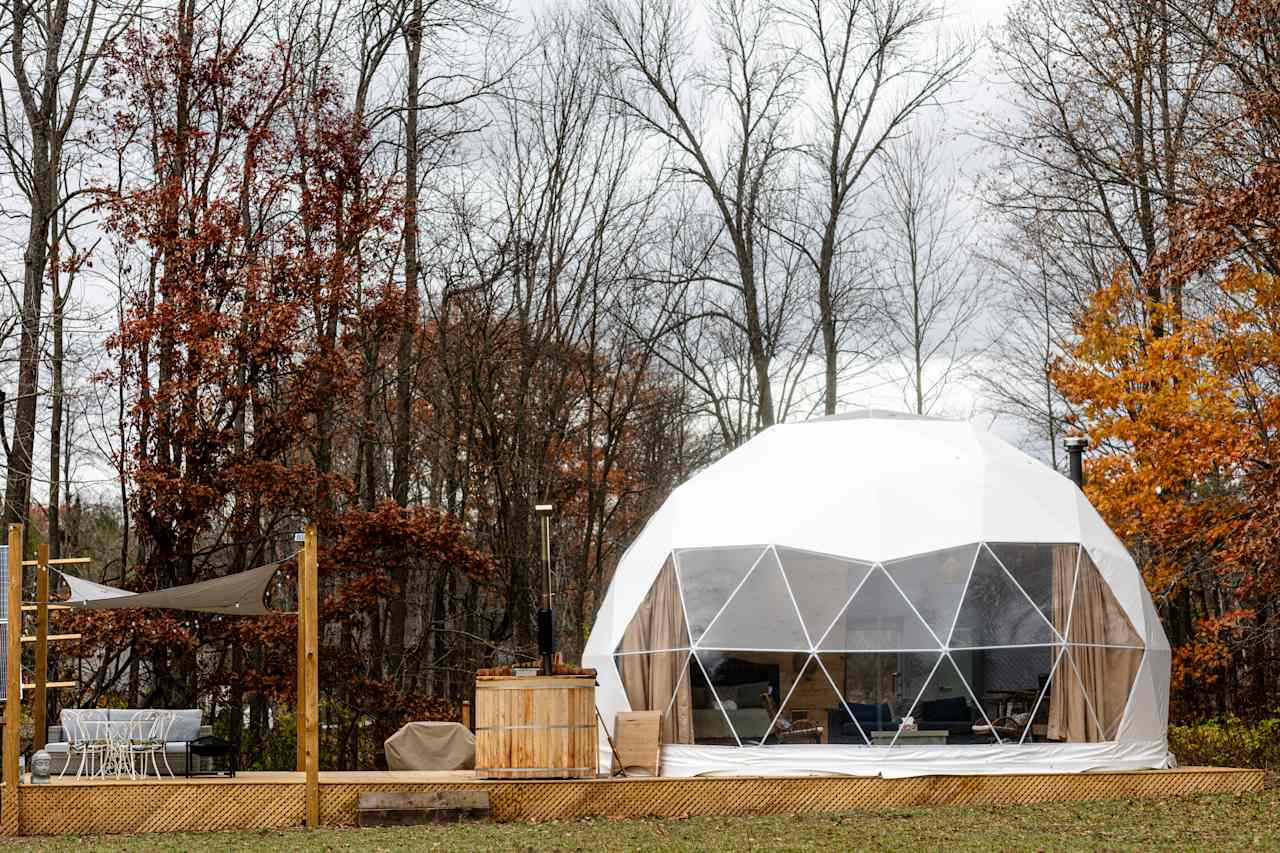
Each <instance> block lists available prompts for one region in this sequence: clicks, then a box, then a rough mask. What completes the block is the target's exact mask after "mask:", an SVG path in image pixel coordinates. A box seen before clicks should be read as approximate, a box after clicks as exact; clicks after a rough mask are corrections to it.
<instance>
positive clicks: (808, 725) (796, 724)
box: [760, 690, 826, 744]
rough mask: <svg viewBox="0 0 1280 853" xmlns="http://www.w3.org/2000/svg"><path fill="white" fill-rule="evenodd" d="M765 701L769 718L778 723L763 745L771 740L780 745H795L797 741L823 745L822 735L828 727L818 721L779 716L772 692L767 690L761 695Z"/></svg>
mask: <svg viewBox="0 0 1280 853" xmlns="http://www.w3.org/2000/svg"><path fill="white" fill-rule="evenodd" d="M760 696H761V698H762V699H763V700H764V708H765V710H766V711H768V712H769V718H770V719H773V718H775V717H776V718H777V722H776V723H775V724H774V726H773V730H772V731H771V732H770V733H769V734H767V735H766V736H765V738H764V740H762V741H761V743H762V744H763V743H765V742H767V741H768V740H769V739H770V738H773V739H776V740H777V742H778V743H794V742H796V741H806V740H807V741H812V742H813V743H822V733H823V732H824V731H826V727H825V726H823V725H822V723H820V722H818V721H817V720H796V721H792V720H788V719H786V718H784V717H781V716H779V715H778V708H777V706H776V705H775V704H774V702H773V695H772V691H770V690H766V691H765V692H764V693H762V694H760Z"/></svg>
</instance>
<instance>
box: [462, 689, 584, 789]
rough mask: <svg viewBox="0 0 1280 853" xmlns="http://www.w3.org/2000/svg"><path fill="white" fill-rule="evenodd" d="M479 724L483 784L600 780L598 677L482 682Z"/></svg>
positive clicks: (478, 757)
mask: <svg viewBox="0 0 1280 853" xmlns="http://www.w3.org/2000/svg"><path fill="white" fill-rule="evenodd" d="M475 719H476V776H477V777H479V778H481V779H586V778H590V777H593V776H595V775H596V771H597V768H598V765H599V759H598V755H597V751H596V750H597V740H596V738H597V734H596V679H595V676H593V675H552V676H532V677H508V676H478V677H477V678H476V717H475Z"/></svg>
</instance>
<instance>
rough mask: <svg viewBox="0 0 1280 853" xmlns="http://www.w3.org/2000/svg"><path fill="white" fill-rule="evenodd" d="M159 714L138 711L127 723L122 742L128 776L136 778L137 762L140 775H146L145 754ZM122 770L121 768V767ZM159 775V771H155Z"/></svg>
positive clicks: (149, 746)
mask: <svg viewBox="0 0 1280 853" xmlns="http://www.w3.org/2000/svg"><path fill="white" fill-rule="evenodd" d="M159 719H160V715H159V714H158V713H157V712H155V711H148V712H140V713H137V714H134V715H133V719H131V720H130V721H129V723H128V727H127V735H126V737H125V741H126V742H125V744H124V752H123V755H124V760H125V761H126V762H127V764H128V768H129V778H130V779H136V778H138V772H139V770H138V763H139V762H141V764H142V770H141V772H142V775H143V776H146V775H147V754H148V753H149V751H150V749H151V743H152V737H153V736H154V734H155V728H156V725H157V723H158V722H159ZM121 769H122V770H123V768H121ZM156 775H157V776H159V775H160V771H159V770H157V771H156Z"/></svg>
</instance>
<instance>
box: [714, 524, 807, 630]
mask: <svg viewBox="0 0 1280 853" xmlns="http://www.w3.org/2000/svg"><path fill="white" fill-rule="evenodd" d="M696 643H697V645H698V647H700V648H714V649H772V650H782V651H808V650H809V648H810V643H809V638H808V637H807V636H806V635H805V632H804V626H803V624H802V623H801V621H800V614H799V613H798V612H797V611H796V605H795V601H794V599H793V598H792V595H791V590H790V588H789V586H788V584H787V580H786V578H785V577H784V576H783V574H782V567H781V566H780V565H779V564H778V558H777V556H776V555H775V554H774V553H773V549H769V550H768V551H766V552H765V554H764V556H762V557H761V558H760V560H759V562H757V563H756V565H755V567H754V568H753V569H752V570H751V572H750V573H749V574H748V575H747V576H746V579H745V580H743V582H742V583H741V585H739V587H738V588H737V589H736V590H735V591H734V593H733V595H732V596H731V597H730V598H729V601H728V603H727V604H725V606H724V608H723V609H722V610H721V611H720V613H719V614H718V615H717V616H716V617H715V619H714V620H713V621H712V622H711V624H710V626H709V627H708V628H707V629H706V631H705V632H703V634H702V636H701V637H700V638H699V639H697V640H696Z"/></svg>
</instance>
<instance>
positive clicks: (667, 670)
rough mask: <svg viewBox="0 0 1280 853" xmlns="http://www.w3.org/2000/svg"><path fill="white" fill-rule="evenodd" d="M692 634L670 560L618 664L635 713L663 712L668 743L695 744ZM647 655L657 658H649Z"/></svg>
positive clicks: (620, 648) (634, 622)
mask: <svg viewBox="0 0 1280 853" xmlns="http://www.w3.org/2000/svg"><path fill="white" fill-rule="evenodd" d="M688 645H689V630H688V628H687V627H686V626H685V620H684V607H683V606H682V605H681V603H680V588H679V586H678V585H677V582H676V571H675V566H674V565H673V564H672V562H671V560H670V559H668V560H667V562H666V564H665V565H664V566H663V567H662V571H661V572H660V573H659V574H658V578H657V580H655V581H654V583H653V588H652V589H651V590H650V591H649V595H648V596H647V597H646V598H645V600H644V603H643V604H641V605H640V609H639V611H637V613H636V615H635V617H634V618H633V619H632V620H631V624H630V625H629V626H628V627H627V631H626V633H625V634H624V635H623V637H622V642H621V643H620V644H619V646H618V654H617V657H616V658H615V660H616V661H617V663H618V673H619V675H620V676H621V677H622V684H623V687H624V688H625V689H626V691H627V699H628V701H629V702H630V703H631V708H632V710H635V711H663V712H664V713H663V717H662V740H663V743H693V699H692V692H691V690H690V688H689V679H688V677H687V676H686V673H685V664H686V662H687V661H688V659H689V654H688V652H678V653H676V652H671V651H662V650H667V649H681V648H687V647H688ZM643 652H652V653H651V654H643Z"/></svg>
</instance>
